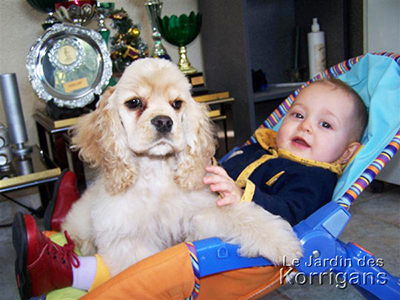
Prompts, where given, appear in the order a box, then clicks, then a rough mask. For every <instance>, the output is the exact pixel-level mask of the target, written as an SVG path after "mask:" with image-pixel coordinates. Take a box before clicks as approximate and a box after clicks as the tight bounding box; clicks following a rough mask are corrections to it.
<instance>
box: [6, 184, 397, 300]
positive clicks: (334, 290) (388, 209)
mask: <svg viewBox="0 0 400 300" xmlns="http://www.w3.org/2000/svg"><path fill="white" fill-rule="evenodd" d="M36 201H37V200H36ZM14 212H15V208H14V207H13V205H11V204H9V203H8V202H0V220H2V222H3V223H4V221H7V220H10V216H11V215H12V214H13V213H14ZM351 213H352V215H353V216H352V219H351V220H350V223H349V224H348V226H347V228H346V229H345V231H344V233H343V234H342V236H341V240H342V241H344V242H349V241H355V242H357V243H359V244H361V245H362V246H363V247H365V248H367V249H368V250H370V251H372V252H373V253H374V254H375V256H376V257H377V258H382V259H383V261H384V268H385V269H386V270H387V271H389V272H390V273H391V274H392V275H395V276H400V268H399V266H400V187H399V186H387V187H386V189H385V191H384V192H383V193H380V194H374V193H371V192H370V191H369V190H367V191H364V193H363V195H362V196H361V197H360V198H359V199H358V200H357V201H356V202H355V204H354V205H353V207H352V209H351ZM14 259H15V255H14V249H13V247H12V243H11V228H10V227H6V228H0V265H1V268H0V299H2V300H16V299H19V297H18V291H17V289H16V284H15V279H14ZM324 278H325V281H323V284H322V285H319V284H316V283H315V282H314V284H309V283H305V284H301V285H300V284H294V285H286V286H285V287H282V288H280V289H278V290H276V291H274V292H273V293H271V294H269V295H267V296H265V297H263V298H262V299H263V300H267V299H273V300H290V299H302V300H307V299H310V300H311V299H313V300H314V299H326V300H329V299H342V300H346V299H349V300H350V299H351V300H356V299H363V298H362V297H361V296H360V294H359V293H358V292H357V291H356V290H355V289H354V288H353V287H350V286H349V287H347V288H343V289H341V288H339V287H341V286H342V285H341V284H340V282H335V281H333V283H332V284H331V283H330V282H329V277H324ZM338 283H339V284H338ZM336 285H338V287H336Z"/></svg>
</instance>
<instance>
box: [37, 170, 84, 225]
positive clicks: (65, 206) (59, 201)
mask: <svg viewBox="0 0 400 300" xmlns="http://www.w3.org/2000/svg"><path fill="white" fill-rule="evenodd" d="M80 196H81V195H80V194H79V191H78V189H77V188H76V175H75V173H73V172H71V171H68V169H65V170H64V171H63V172H62V173H61V175H60V177H59V178H58V181H57V183H56V186H55V187H54V193H53V198H52V199H51V201H50V202H49V205H48V206H47V208H46V211H45V213H44V226H45V228H46V230H54V231H60V226H61V224H62V223H63V222H64V219H65V216H66V215H67V213H68V212H69V210H70V209H71V206H72V204H74V203H75V202H76V200H78V199H79V197H80Z"/></svg>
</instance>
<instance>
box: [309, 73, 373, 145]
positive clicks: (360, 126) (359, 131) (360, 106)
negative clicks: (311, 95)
mask: <svg viewBox="0 0 400 300" xmlns="http://www.w3.org/2000/svg"><path fill="white" fill-rule="evenodd" d="M315 83H327V84H330V85H332V86H333V87H334V88H337V89H340V90H341V91H343V92H345V93H346V94H348V95H349V96H350V97H351V99H352V100H353V103H354V108H355V122H357V124H355V126H354V130H355V132H354V135H355V138H356V140H357V141H360V140H361V138H362V135H363V133H364V130H365V128H366V127H367V124H368V111H367V107H366V106H365V103H364V101H363V99H362V98H361V97H360V95H359V94H358V93H357V92H356V91H355V90H354V89H353V88H352V87H351V86H349V85H348V84H347V83H345V82H344V81H342V80H340V79H337V78H326V79H321V80H318V81H315V82H314V84H315Z"/></svg>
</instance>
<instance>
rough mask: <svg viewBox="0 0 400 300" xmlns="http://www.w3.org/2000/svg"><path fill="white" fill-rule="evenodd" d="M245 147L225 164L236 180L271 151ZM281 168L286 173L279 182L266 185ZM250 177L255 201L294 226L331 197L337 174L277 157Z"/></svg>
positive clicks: (254, 145)
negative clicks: (253, 187)
mask: <svg viewBox="0 0 400 300" xmlns="http://www.w3.org/2000/svg"><path fill="white" fill-rule="evenodd" d="M241 150H242V151H243V154H240V155H236V156H234V157H232V158H230V159H228V160H227V161H225V162H224V163H223V164H222V167H223V168H224V169H225V170H226V171H227V172H228V174H229V176H231V178H233V179H234V180H236V179H237V177H238V176H239V175H240V173H241V172H242V170H243V169H244V168H246V167H247V166H248V165H249V164H250V163H252V162H254V161H255V160H257V159H259V158H260V157H261V156H262V155H264V154H268V153H269V152H268V151H267V150H265V149H263V148H262V147H261V146H260V145H259V144H253V145H249V146H245V147H243V148H242V149H241ZM281 171H284V174H283V175H281V176H280V177H279V179H278V180H277V181H276V182H275V183H273V184H272V185H271V186H269V185H267V184H266V182H268V181H269V180H270V179H271V178H272V177H274V176H275V175H276V174H277V173H279V172H281ZM249 180H250V181H251V182H253V183H254V184H255V193H254V196H253V202H255V203H257V204H258V205H261V206H262V207H263V208H264V209H266V210H268V211H269V212H270V213H272V214H274V215H280V216H281V217H283V218H284V219H286V220H287V221H288V222H289V223H290V224H291V225H292V226H293V225H295V224H297V223H299V222H300V221H301V220H304V219H305V218H307V217H308V216H309V215H311V214H312V213H313V212H315V211H316V210H317V209H318V208H320V207H322V206H323V205H324V204H326V203H327V202H329V201H330V200H331V198H332V194H333V190H334V188H335V185H336V182H337V175H336V174H335V173H333V172H331V171H330V170H327V169H324V168H321V167H309V166H305V165H302V164H300V163H298V162H295V161H292V160H289V159H285V158H275V159H270V160H268V161H267V162H265V163H264V164H262V165H261V166H259V167H258V168H257V169H255V171H254V172H253V173H252V174H251V175H250V177H249Z"/></svg>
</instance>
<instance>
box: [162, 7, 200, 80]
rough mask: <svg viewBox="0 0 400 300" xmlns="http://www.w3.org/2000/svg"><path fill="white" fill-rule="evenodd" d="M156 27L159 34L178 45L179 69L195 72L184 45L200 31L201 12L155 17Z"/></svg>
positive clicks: (190, 72) (188, 72)
mask: <svg viewBox="0 0 400 300" xmlns="http://www.w3.org/2000/svg"><path fill="white" fill-rule="evenodd" d="M157 21H158V22H157V27H158V30H159V31H160V33H161V36H162V37H163V38H164V39H165V40H166V41H167V42H168V43H170V44H172V45H174V46H177V47H179V62H178V67H179V69H180V70H181V71H182V72H183V73H185V74H193V73H196V72H197V70H196V68H194V67H193V66H192V65H191V64H190V61H189V59H188V57H187V54H186V52H187V51H186V46H187V45H188V44H190V43H191V42H193V40H194V39H195V38H196V37H197V35H198V34H199V33H200V28H201V14H200V13H197V14H196V13H195V12H193V11H192V12H190V14H189V16H187V15H185V14H182V15H180V16H179V17H178V16H176V15H172V16H170V17H167V16H165V17H163V18H160V17H158V18H157Z"/></svg>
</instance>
